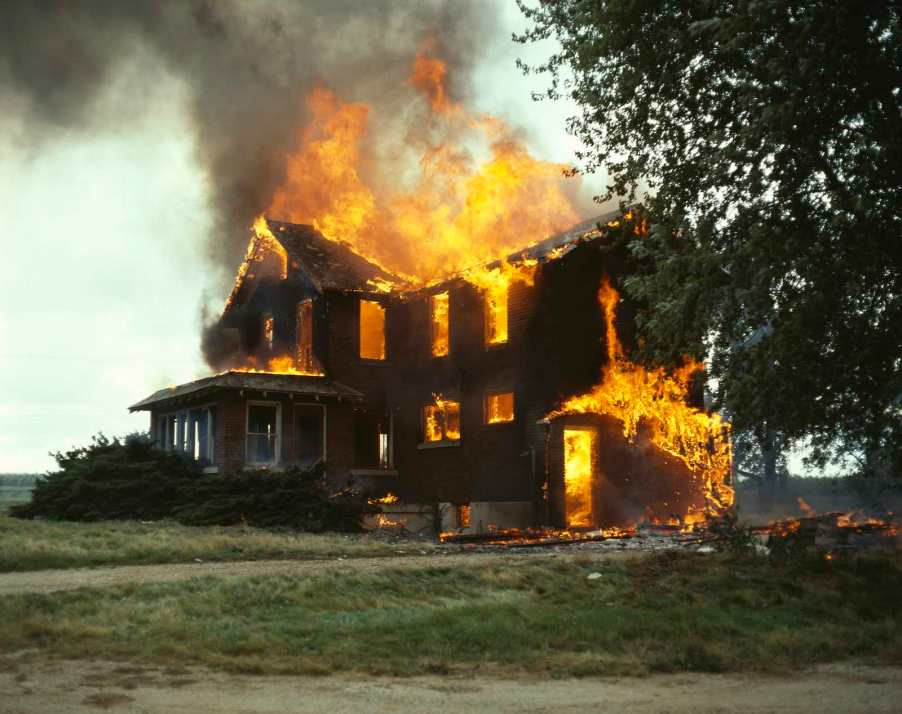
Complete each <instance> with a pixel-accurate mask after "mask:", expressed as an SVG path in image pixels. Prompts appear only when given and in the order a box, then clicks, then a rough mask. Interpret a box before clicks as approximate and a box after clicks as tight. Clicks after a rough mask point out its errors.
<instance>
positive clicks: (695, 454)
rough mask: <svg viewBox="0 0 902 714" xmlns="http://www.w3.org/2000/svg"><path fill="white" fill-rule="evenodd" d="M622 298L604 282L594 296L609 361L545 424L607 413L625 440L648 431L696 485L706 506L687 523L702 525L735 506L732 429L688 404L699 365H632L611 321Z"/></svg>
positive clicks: (687, 359)
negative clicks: (641, 428)
mask: <svg viewBox="0 0 902 714" xmlns="http://www.w3.org/2000/svg"><path fill="white" fill-rule="evenodd" d="M619 298H620V296H619V294H618V293H617V291H616V290H615V289H614V288H613V287H612V286H611V284H610V281H609V280H608V278H607V277H605V279H604V280H603V282H602V285H601V287H600V289H599V291H598V300H599V302H600V303H601V305H602V308H603V311H604V319H605V335H606V342H607V355H608V360H607V362H606V363H605V365H604V368H603V370H602V376H601V381H600V382H599V383H598V384H597V385H595V387H593V388H592V389H591V390H590V391H589V392H587V393H585V394H580V395H578V396H574V397H572V398H570V399H568V400H567V401H565V402H564V403H563V404H562V405H561V406H560V408H559V409H557V410H556V411H554V412H552V413H551V414H549V415H548V418H549V419H553V418H555V417H558V416H561V415H565V414H609V415H611V416H613V417H615V418H617V419H618V420H620V421H621V422H622V423H623V434H624V436H625V437H626V438H627V439H630V440H632V439H633V438H635V436H636V434H637V431H638V427H639V423H640V422H643V423H644V424H646V425H647V426H648V428H649V429H650V437H651V441H652V443H654V444H655V445H656V446H657V447H658V448H660V449H662V450H664V451H666V452H667V453H669V454H671V455H673V456H675V457H677V458H679V459H680V460H681V461H682V462H683V463H684V464H685V465H686V466H687V467H688V468H689V470H690V471H691V472H692V474H693V478H695V479H698V480H699V481H700V485H701V487H702V491H703V493H704V494H705V499H706V506H705V508H704V509H702V510H701V511H700V513H699V514H695V515H694V514H692V513H687V514H686V516H685V517H684V518H683V519H682V521H683V523H686V522H687V520H686V519H687V518H695V519H698V520H704V518H705V517H707V515H708V514H716V513H719V512H722V511H723V510H724V509H726V508H728V507H729V506H731V505H732V504H733V499H734V494H733V489H732V488H731V487H730V486H729V485H728V483H727V480H728V476H729V472H730V460H731V457H732V452H731V445H730V426H729V424H728V423H726V422H724V421H723V420H722V419H721V418H720V416H719V415H717V414H706V413H705V412H703V411H700V410H699V409H696V408H694V407H691V406H689V405H688V404H687V396H688V392H689V387H690V379H691V377H692V375H693V373H695V372H696V371H698V370H699V369H701V368H702V364H701V363H699V362H698V361H696V360H692V359H689V358H685V362H684V365H683V366H682V367H680V368H679V369H677V370H676V371H675V372H674V373H673V374H668V373H667V372H665V370H664V369H663V368H660V367H658V368H654V369H646V368H644V367H642V366H641V365H638V364H634V363H633V362H630V361H629V360H628V359H627V358H626V357H625V356H624V352H623V347H622V346H621V344H620V340H619V338H618V337H617V330H616V328H615V325H614V318H615V316H616V311H617V302H618V300H619Z"/></svg>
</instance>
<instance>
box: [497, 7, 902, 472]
mask: <svg viewBox="0 0 902 714" xmlns="http://www.w3.org/2000/svg"><path fill="white" fill-rule="evenodd" d="M518 3H519V4H520V8H521V10H522V12H523V13H524V15H525V17H526V18H527V20H528V21H529V27H528V29H527V30H526V31H525V32H524V34H523V35H521V36H515V37H514V39H515V40H516V41H519V42H532V41H538V40H546V39H553V40H556V41H557V42H558V43H559V46H558V50H557V51H556V52H554V53H553V54H551V56H550V57H549V58H548V60H547V61H546V62H543V63H541V64H538V65H534V66H527V65H525V64H523V63H521V66H522V67H523V69H524V71H526V72H537V73H541V74H545V75H546V76H547V77H548V79H549V85H548V89H547V92H545V93H544V94H543V95H542V96H547V97H550V98H557V97H560V96H562V95H565V96H569V97H571V98H572V99H573V100H575V102H576V103H577V104H578V105H579V107H580V110H579V113H578V115H577V116H574V117H571V118H570V120H569V122H568V128H569V130H570V132H571V133H573V134H574V135H575V136H577V137H578V138H579V139H580V140H581V141H582V142H583V144H584V145H585V146H586V147H587V148H586V149H585V151H583V152H582V153H581V154H580V155H579V159H580V162H581V169H582V170H583V171H588V172H592V171H596V170H598V169H604V170H606V171H607V174H608V176H609V179H610V180H609V187H608V194H607V195H606V196H602V197H599V199H600V200H607V199H610V198H611V197H613V196H618V197H620V199H621V201H622V202H624V203H627V202H630V203H633V202H637V201H638V202H641V203H642V204H643V205H644V207H645V209H646V210H647V212H648V217H649V219H650V222H651V224H652V229H651V231H650V234H649V236H648V237H647V238H644V239H635V240H633V241H632V243H631V246H630V247H631V249H632V250H633V251H634V253H635V255H636V256H637V257H638V258H639V259H640V264H642V265H644V266H645V269H644V270H642V271H640V273H639V274H638V275H636V276H635V277H633V278H631V279H629V280H628V281H627V283H626V289H627V292H628V293H629V294H630V295H632V297H633V298H635V299H637V300H638V301H639V303H640V304H641V305H643V306H644V308H643V309H642V310H641V312H640V315H639V321H640V330H641V331H642V334H643V337H644V341H645V344H646V349H645V352H644V356H645V357H646V358H649V359H655V360H658V361H667V360H673V359H674V358H675V357H676V355H678V354H679V353H684V352H686V353H694V354H696V355H705V356H707V357H708V359H709V365H710V375H711V376H712V377H713V378H714V382H713V383H714V384H716V385H717V386H716V395H715V396H716V400H717V403H718V404H719V405H720V406H722V407H724V408H725V409H726V410H727V411H728V412H729V413H730V414H731V415H732V417H733V419H734V425H735V427H736V428H737V429H738V430H751V431H753V432H754V433H756V434H757V436H758V439H759V442H760V444H761V446H762V448H770V447H769V446H768V445H773V444H774V443H793V442H798V440H800V439H806V440H809V441H810V443H811V444H812V445H813V446H814V447H815V451H814V454H813V456H814V460H815V461H816V462H818V463H823V462H825V461H826V460H827V459H829V458H830V457H831V456H836V455H837V454H838V453H840V452H847V453H848V452H853V453H857V454H859V455H862V456H863V458H864V462H865V464H866V465H868V466H874V465H875V464H877V463H880V464H882V465H883V468H887V465H888V464H889V465H890V466H889V467H888V468H890V469H892V470H894V471H895V473H897V474H898V473H899V469H900V467H902V214H900V206H902V190H900V189H902V97H900V84H902V82H900V79H902V36H900V35H902V29H900V7H902V4H900V3H899V2H898V1H897V0H882V1H877V2H868V1H867V0H859V1H858V2H854V3H851V2H845V1H844V0H806V1H805V2H790V1H788V0H757V1H755V0H746V1H735V2H728V1H720V0H548V1H542V2H540V4H538V5H534V4H531V3H530V4H527V3H526V2H524V0H518ZM538 98H542V97H538ZM771 461H773V459H771Z"/></svg>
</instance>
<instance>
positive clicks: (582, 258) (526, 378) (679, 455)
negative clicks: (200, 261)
mask: <svg viewBox="0 0 902 714" xmlns="http://www.w3.org/2000/svg"><path fill="white" fill-rule="evenodd" d="M620 220H624V219H619V218H618V217H617V216H613V215H612V216H606V217H603V218H602V219H601V220H600V222H598V221H593V222H589V223H587V224H581V225H578V226H576V227H575V228H574V229H572V230H571V231H568V232H567V233H564V234H562V235H559V236H556V237H554V238H550V239H547V240H545V241H541V242H538V243H536V244H534V245H532V246H531V247H529V248H527V249H525V250H523V251H520V252H518V253H516V254H513V255H510V256H508V257H507V258H506V259H504V260H501V261H496V262H494V263H490V264H488V265H484V266H479V267H478V268H475V269H470V270H468V271H464V272H462V273H459V274H456V275H453V276H451V277H449V278H446V279H442V280H438V281H434V282H432V283H430V284H427V285H422V284H418V285H412V284H410V283H409V282H407V280H406V279H405V277H404V276H399V275H396V274H393V273H392V272H390V271H388V270H387V269H385V268H383V267H381V266H379V265H377V264H376V263H374V262H372V261H370V260H368V259H366V258H364V257H363V256H362V255H360V254H359V253H357V252H356V251H355V250H353V249H352V248H351V247H350V246H348V245H346V244H343V243H341V242H338V241H335V240H330V239H327V238H326V237H324V236H323V235H322V234H321V233H320V232H319V231H317V230H315V229H314V228H312V227H311V226H308V225H298V224H293V223H285V222H279V221H274V220H264V219H260V220H258V221H257V223H256V224H255V226H254V229H253V235H252V237H251V241H250V244H249V247H248V251H247V256H246V258H245V261H244V263H243V264H242V266H241V268H240V270H239V273H238V278H237V280H236V283H235V286H234V289H233V291H232V293H231V295H230V297H229V299H228V302H227V304H226V307H225V310H224V311H223V313H222V316H221V318H220V319H219V321H218V323H217V324H216V325H215V326H214V327H213V328H211V329H210V330H209V331H208V334H207V335H206V341H207V347H208V353H209V352H211V351H212V352H215V355H216V357H215V366H216V367H217V368H219V369H221V370H223V371H221V372H220V373H219V374H216V375H214V376H211V377H207V378H205V379H201V380H198V381H195V382H191V383H188V384H183V385H179V386H175V387H171V388H168V389H164V390H161V391H158V392H156V393H155V394H153V395H151V396H149V397H147V398H146V399H143V400H142V401H140V402H138V403H136V404H134V405H133V406H132V407H131V410H133V411H135V410H142V411H148V412H149V413H150V426H151V430H152V433H153V435H154V438H155V439H156V441H157V443H158V445H159V447H160V448H163V449H167V450H173V451H180V452H183V453H186V454H188V455H189V456H191V457H192V458H194V459H196V460H198V461H199V462H200V463H201V464H202V465H203V466H204V467H205V469H206V470H207V471H209V472H217V471H219V472H230V471H234V470H237V469H241V468H250V469H259V470H260V471H261V478H265V477H266V476H265V472H266V471H267V470H272V469H284V468H287V467H291V466H296V465H297V466H305V465H310V464H312V463H314V462H317V461H320V460H322V462H323V464H324V468H325V475H326V478H327V480H328V482H329V483H330V484H331V486H333V487H334V488H336V489H338V488H342V487H345V486H353V487H355V488H358V489H361V490H363V491H365V492H367V493H369V494H372V495H374V496H383V495H385V494H387V493H392V494H395V495H396V496H397V497H398V498H399V499H400V501H401V502H404V503H410V504H420V505H422V506H424V507H426V506H434V505H437V504H441V505H443V506H445V509H444V511H445V513H446V514H449V515H446V517H445V526H446V527H453V528H467V527H469V528H472V529H475V530H480V529H484V528H486V527H488V526H497V527H517V528H523V527H530V526H536V525H548V526H554V527H568V528H571V529H572V528H587V529H588V528H599V527H622V526H628V525H630V524H633V523H635V522H637V521H639V520H650V521H654V522H665V523H679V524H683V523H691V522H693V521H695V520H699V519H703V518H705V517H706V516H707V515H710V514H711V513H716V512H718V511H719V510H721V509H723V508H724V507H726V506H728V505H729V504H730V503H731V502H732V490H731V489H730V487H729V479H728V473H729V433H728V429H727V427H726V425H724V424H722V423H721V422H720V420H719V418H718V417H717V416H716V415H709V414H706V413H704V412H703V411H701V410H700V409H697V408H695V407H694V406H692V404H691V402H692V400H691V399H690V395H691V393H692V388H691V374H692V373H693V372H694V371H695V370H696V369H697V368H698V367H699V365H695V364H687V365H686V366H685V367H683V368H682V369H680V370H677V371H676V372H674V373H672V374H670V373H665V372H664V371H663V370H657V371H654V370H646V369H643V368H641V367H639V366H638V365H634V364H633V363H631V362H630V361H629V360H628V359H627V357H626V350H625V348H624V347H623V346H622V345H623V344H627V345H628V344H630V343H631V342H632V339H633V327H632V320H631V314H630V307H629V305H628V304H626V303H625V302H624V301H620V300H619V296H618V294H617V292H616V290H615V289H614V288H613V287H612V285H613V284H614V283H615V282H616V281H617V280H618V279H619V278H620V277H621V276H622V274H623V273H624V271H625V270H626V267H625V261H626V257H625V252H624V251H623V249H622V247H618V245H617V243H616V242H615V241H614V240H613V238H612V236H611V235H610V231H609V230H608V228H609V227H610V226H616V225H618V223H619V221H620Z"/></svg>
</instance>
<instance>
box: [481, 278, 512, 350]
mask: <svg viewBox="0 0 902 714" xmlns="http://www.w3.org/2000/svg"><path fill="white" fill-rule="evenodd" d="M505 342H507V286H506V285H505V286H503V287H500V288H498V289H494V290H487V291H486V292H485V343H486V345H501V344H504V343H505Z"/></svg>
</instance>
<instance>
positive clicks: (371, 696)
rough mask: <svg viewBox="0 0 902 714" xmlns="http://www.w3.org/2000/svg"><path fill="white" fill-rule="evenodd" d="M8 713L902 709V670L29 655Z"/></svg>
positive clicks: (4, 679)
mask: <svg viewBox="0 0 902 714" xmlns="http://www.w3.org/2000/svg"><path fill="white" fill-rule="evenodd" d="M0 711H3V712H4V713H5V714H38V713H39V712H40V713H41V714H44V713H45V712H54V713H59V714H73V713H75V712H78V713H81V712H102V711H114V712H185V713H187V712H190V713H191V714H208V713H209V714H251V713H252V712H253V713H256V714H270V713H271V714H287V713H288V712H298V713H306V712H329V714H345V713H346V712H347V713H348V714H351V713H353V714H359V713H360V712H368V713H369V712H372V713H374V714H382V713H385V714H388V713H389V712H391V713H392V714H394V713H401V712H429V713H430V714H445V713H446V712H447V713H451V712H455V713H456V712H468V713H473V714H481V713H483V712H485V713H486V714H488V713H489V712H491V713H492V714H497V713H498V712H579V713H580V714H585V713H587V712H616V714H632V713H637V712H669V713H671V714H684V713H685V714H709V713H711V714H713V713H714V712H717V713H718V714H725V713H727V712H737V713H738V712H742V713H743V714H749V713H757V712H792V713H793V714H808V713H810V714H829V713H832V712H842V714H850V713H852V712H902V669H889V668H863V667H852V666H848V665H842V666H835V665H834V666H830V667H821V668H818V669H816V670H812V671H810V672H807V673H804V674H794V675H793V676H791V677H779V678H776V677H758V676H751V675H710V674H709V675H697V674H681V675H657V676H654V677H648V678H645V679H606V680H599V679H577V680H535V679H523V680H505V679H487V678H456V677H416V678H411V679H396V678H379V679H376V678H360V677H339V676H336V677H326V678H311V677H255V676H235V675H228V674H223V673H219V672H212V671H209V670H204V669H199V668H194V669H178V670H174V669H154V668H143V667H135V666H123V665H116V664H114V663H109V662H60V663H47V664H37V665H34V664H31V663H29V664H28V666H27V667H25V666H23V667H22V668H21V671H19V672H0Z"/></svg>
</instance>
